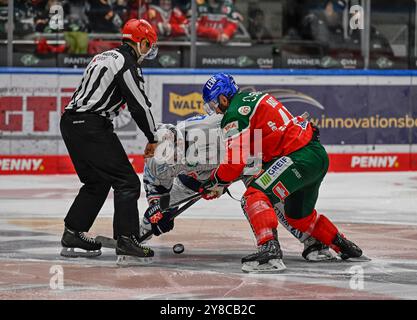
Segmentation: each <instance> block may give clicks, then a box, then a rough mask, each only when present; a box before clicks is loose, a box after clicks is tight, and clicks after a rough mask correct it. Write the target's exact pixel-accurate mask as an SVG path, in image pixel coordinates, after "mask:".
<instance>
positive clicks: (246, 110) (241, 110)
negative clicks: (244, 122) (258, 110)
mask: <svg viewBox="0 0 417 320" xmlns="http://www.w3.org/2000/svg"><path fill="white" fill-rule="evenodd" d="M251 110H252V109H251V107H249V106H242V107H240V108H239V109H237V111H238V112H239V113H240V114H241V115H242V116H247V115H248V114H249V113H250V112H251Z"/></svg>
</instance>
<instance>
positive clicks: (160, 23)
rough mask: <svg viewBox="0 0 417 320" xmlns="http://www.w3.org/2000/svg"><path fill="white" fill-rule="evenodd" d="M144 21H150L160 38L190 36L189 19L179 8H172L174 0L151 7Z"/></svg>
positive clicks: (162, 0) (146, 12) (163, 0)
mask: <svg viewBox="0 0 417 320" xmlns="http://www.w3.org/2000/svg"><path fill="white" fill-rule="evenodd" d="M142 19H145V20H147V21H149V23H150V24H151V25H152V27H153V28H154V30H155V31H156V32H157V33H158V35H160V36H165V37H180V36H188V33H189V32H188V28H189V27H188V19H187V17H186V16H185V14H184V13H182V11H181V10H180V9H179V8H177V7H172V0H161V1H160V3H159V6H156V5H150V6H149V7H148V9H147V10H146V11H145V12H144V13H143V15H142Z"/></svg>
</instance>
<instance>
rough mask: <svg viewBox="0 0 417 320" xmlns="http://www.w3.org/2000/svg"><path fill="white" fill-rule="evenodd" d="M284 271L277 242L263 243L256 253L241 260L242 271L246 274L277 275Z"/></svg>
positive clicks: (284, 267)
mask: <svg viewBox="0 0 417 320" xmlns="http://www.w3.org/2000/svg"><path fill="white" fill-rule="evenodd" d="M285 269H286V266H285V265H284V263H283V262H282V251H281V248H280V245H279V242H278V240H269V241H268V242H266V243H264V244H263V245H262V246H261V247H260V248H259V251H258V252H257V253H253V254H250V255H248V256H246V257H243V258H242V271H243V272H247V273H279V272H282V271H284V270H285Z"/></svg>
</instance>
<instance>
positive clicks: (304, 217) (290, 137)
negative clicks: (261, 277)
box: [200, 73, 362, 272]
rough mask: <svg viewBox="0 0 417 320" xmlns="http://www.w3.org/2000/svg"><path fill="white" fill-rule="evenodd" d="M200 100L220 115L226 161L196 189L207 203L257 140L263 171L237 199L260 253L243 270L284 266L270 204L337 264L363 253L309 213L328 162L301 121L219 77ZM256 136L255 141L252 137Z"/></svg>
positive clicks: (257, 94)
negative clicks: (334, 256) (336, 256)
mask: <svg viewBox="0 0 417 320" xmlns="http://www.w3.org/2000/svg"><path fill="white" fill-rule="evenodd" d="M203 100H204V102H205V108H206V110H207V111H208V112H209V113H213V112H216V113H222V114H224V116H223V119H222V122H221V128H222V130H223V134H224V136H225V139H226V144H227V147H226V150H227V154H226V160H225V163H223V164H221V165H220V166H219V167H218V168H217V169H216V170H214V171H213V173H212V175H211V177H210V179H209V180H208V181H206V182H205V183H204V184H203V185H202V187H201V188H200V192H202V193H204V194H205V196H204V197H205V198H206V199H211V198H213V197H216V196H218V195H220V194H221V191H220V192H219V189H220V190H221V189H222V188H223V187H225V186H227V185H228V184H230V182H231V181H233V180H235V179H236V178H238V177H239V176H240V175H241V174H242V171H243V169H244V167H245V164H246V162H247V159H248V157H249V156H250V155H253V153H254V150H255V145H259V144H260V143H262V163H263V165H262V170H261V172H260V173H258V174H257V175H256V176H255V177H254V178H253V179H252V182H251V183H250V184H249V185H248V187H247V190H246V192H245V194H244V195H243V197H242V208H243V211H244V213H245V215H246V217H247V218H248V220H249V222H250V224H251V227H252V229H253V231H254V234H255V237H256V240H257V244H258V246H259V251H258V252H257V253H254V254H251V255H248V256H246V257H244V258H242V264H243V266H242V270H243V271H245V272H280V271H282V270H284V269H285V268H286V267H285V265H284V263H283V262H282V251H281V248H280V244H279V242H278V235H277V226H278V220H277V217H276V214H275V211H274V208H273V206H274V205H275V204H277V203H283V204H284V208H285V216H286V219H287V220H288V222H289V223H290V225H291V226H293V227H294V228H296V229H298V230H300V231H301V232H304V233H307V234H310V235H311V236H312V237H314V238H316V239H317V240H319V241H321V242H322V243H323V244H325V245H328V246H330V247H331V248H332V249H333V250H335V251H336V252H338V253H339V254H340V257H341V258H342V259H348V258H357V257H360V256H362V250H361V249H360V248H359V247H358V246H357V245H355V244H354V243H353V242H351V241H349V240H347V239H346V238H345V237H344V235H343V234H341V233H340V232H339V230H338V229H337V227H336V226H335V225H334V224H333V223H332V222H331V221H330V220H329V219H328V218H327V217H325V216H324V215H321V214H318V213H317V211H316V209H315V204H316V202H317V198H318V192H319V187H320V184H321V182H322V180H323V178H324V176H325V175H326V173H327V169H328V165H329V160H328V156H327V153H326V151H325V149H324V147H323V146H322V145H321V143H320V141H319V135H318V129H317V128H314V127H313V126H312V125H311V123H309V122H308V121H307V120H306V119H305V118H303V117H301V116H298V117H292V118H289V115H290V114H289V113H287V112H285V110H286V109H285V108H284V107H283V106H282V104H281V103H280V102H279V101H277V100H276V99H275V98H274V97H273V96H271V95H269V94H267V93H263V92H249V93H248V92H239V87H238V86H237V85H236V83H235V81H234V79H233V77H232V76H230V75H227V74H223V73H219V74H216V75H214V76H213V77H211V78H210V79H209V80H208V81H207V83H206V84H205V86H204V88H203ZM259 134H260V136H261V140H256V139H255V137H256V136H259ZM236 154H237V155H238V159H237V160H238V161H236Z"/></svg>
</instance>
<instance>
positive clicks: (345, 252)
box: [333, 233, 371, 261]
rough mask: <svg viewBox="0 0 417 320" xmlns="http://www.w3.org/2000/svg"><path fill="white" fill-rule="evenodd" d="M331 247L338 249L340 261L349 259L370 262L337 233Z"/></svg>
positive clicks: (357, 248)
mask: <svg viewBox="0 0 417 320" xmlns="http://www.w3.org/2000/svg"><path fill="white" fill-rule="evenodd" d="M333 245H335V246H337V247H338V248H339V249H340V252H339V257H340V258H341V259H342V260H347V259H349V260H350V261H370V260H371V259H369V258H368V257H367V256H365V255H363V253H362V250H361V248H359V247H358V246H357V245H356V244H354V243H353V242H352V241H349V240H348V239H346V238H345V236H344V235H342V234H340V233H338V234H336V237H335V238H334V240H333Z"/></svg>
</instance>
